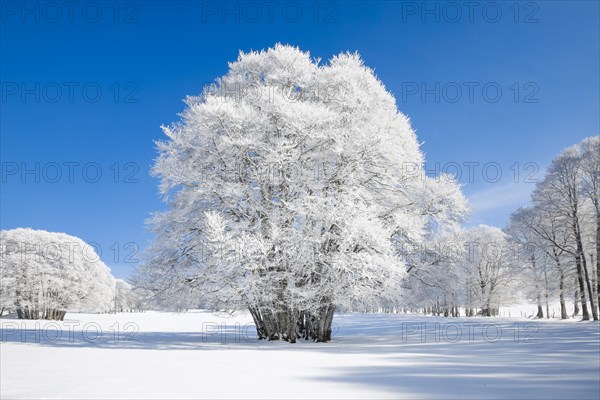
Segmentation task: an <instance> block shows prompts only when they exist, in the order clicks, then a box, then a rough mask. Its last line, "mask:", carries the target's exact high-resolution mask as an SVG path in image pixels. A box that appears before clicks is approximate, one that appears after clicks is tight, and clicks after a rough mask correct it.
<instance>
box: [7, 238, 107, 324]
mask: <svg viewBox="0 0 600 400" xmlns="http://www.w3.org/2000/svg"><path fill="white" fill-rule="evenodd" d="M0 260H1V263H0V264H1V266H0V276H1V277H2V279H1V282H2V287H1V288H0V289H1V290H2V301H3V303H2V307H7V308H10V309H14V310H16V312H17V315H18V317H19V318H27V319H38V318H46V319H60V320H62V319H63V318H64V316H65V313H66V311H67V310H68V309H80V310H87V311H109V310H110V309H111V307H112V303H113V298H114V294H115V280H114V278H113V277H112V275H111V273H110V269H109V268H108V267H107V266H106V265H104V263H103V262H102V261H101V260H100V258H99V257H98V255H97V254H96V252H95V251H94V249H93V247H92V246H90V245H88V244H87V243H85V242H84V241H82V240H81V239H79V238H76V237H74V236H69V235H67V234H64V233H55V232H46V231H43V230H33V229H29V228H18V229H12V230H6V231H1V232H0Z"/></svg>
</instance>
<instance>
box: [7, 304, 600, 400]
mask: <svg viewBox="0 0 600 400" xmlns="http://www.w3.org/2000/svg"><path fill="white" fill-rule="evenodd" d="M252 325H253V322H252V317H251V316H250V315H249V314H248V313H236V314H235V315H215V314H213V313H210V312H206V311H190V312H187V313H159V312H151V311H148V312H146V313H134V314H130V313H120V314H116V315H115V314H103V315H96V314H76V313H73V314H71V315H70V318H66V319H65V320H64V321H61V322H49V321H31V320H29V321H25V322H23V321H22V320H6V319H3V320H2V335H3V336H2V344H1V351H2V358H1V365H0V367H1V370H2V394H3V397H5V396H6V397H5V398H39V397H44V398H148V397H152V398H242V397H243V398H281V397H286V398H315V397H317V398H406V399H449V398H452V399H481V398H492V399H494V398H495V399H506V398H518V399H521V398H544V399H596V398H598V396H599V395H600V383H599V382H598V374H599V373H600V359H599V357H598V352H599V351H600V348H599V340H600V338H599V335H600V331H599V325H598V324H597V323H583V325H582V323H580V322H574V321H569V322H563V321H558V320H549V321H547V320H532V319H526V318H452V319H448V318H443V317H427V316H422V315H404V314H354V313H353V314H341V315H338V316H336V322H335V325H334V333H333V335H332V340H331V341H330V342H328V343H315V342H313V341H299V342H298V343H297V344H296V345H295V346H290V345H289V344H288V343H285V342H269V341H259V340H258V339H257V338H256V334H255V330H254V326H252ZM40 360H54V361H52V362H41V361H40ZM99 379H100V380H101V382H99ZM265 379H267V381H265Z"/></svg>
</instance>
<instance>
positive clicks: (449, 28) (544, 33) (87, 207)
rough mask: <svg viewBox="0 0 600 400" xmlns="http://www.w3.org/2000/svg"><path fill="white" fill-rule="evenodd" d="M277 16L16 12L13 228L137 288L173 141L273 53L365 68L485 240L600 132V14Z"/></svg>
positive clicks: (206, 8)
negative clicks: (459, 188) (208, 91)
mask: <svg viewBox="0 0 600 400" xmlns="http://www.w3.org/2000/svg"><path fill="white" fill-rule="evenodd" d="M276 3H277V4H276V5H275V6H270V5H269V4H270V3H269V2H260V1H259V2H250V3H247V2H230V3H228V4H227V7H228V9H227V10H225V11H226V12H225V13H224V14H223V11H224V10H222V4H223V3H222V2H220V1H218V2H200V1H198V2H194V1H172V2H167V1H148V2H120V3H116V4H117V7H115V3H114V2H113V1H108V2H99V1H97V2H93V3H86V2H79V3H78V4H77V5H75V6H70V5H69V4H70V3H69V2H51V3H45V2H29V3H22V2H10V1H3V2H2V3H1V4H2V10H1V12H2V14H1V17H2V22H1V30H0V34H1V38H0V45H1V57H0V59H1V60H0V67H1V71H0V74H1V80H2V100H1V104H0V105H1V107H2V110H1V112H2V114H1V122H0V124H1V125H0V128H1V151H0V155H1V161H2V183H1V184H2V189H1V193H0V201H1V215H0V216H1V221H0V225H1V227H2V229H10V228H15V227H32V228H37V229H46V230H49V231H61V232H66V233H69V234H72V235H75V236H79V237H81V238H82V239H84V240H85V241H88V242H95V243H98V244H99V246H100V248H101V249H102V258H103V260H104V261H105V262H106V263H107V264H108V265H109V266H110V267H111V268H112V269H113V273H114V274H115V275H116V276H118V277H127V276H129V275H130V274H131V272H132V271H133V268H134V267H135V265H136V263H135V262H131V261H132V260H128V259H127V256H128V255H129V254H130V253H132V252H135V246H132V245H128V243H130V242H132V243H135V244H136V245H137V247H139V248H140V250H141V249H143V248H144V247H145V246H146V244H147V242H148V240H149V239H150V234H149V233H148V231H147V230H146V228H145V223H144V221H145V219H146V218H147V217H148V216H149V213H150V212H152V211H156V210H161V209H163V208H164V204H163V203H162V202H161V199H160V197H159V195H158V191H157V183H158V182H157V180H156V179H154V178H152V177H150V176H149V169H150V166H151V165H152V163H153V159H154V157H155V156H156V153H155V150H154V145H153V141H154V140H156V139H160V138H161V137H162V132H161V130H160V128H159V127H160V125H161V124H168V123H171V122H173V121H175V120H176V119H177V113H178V112H180V111H181V110H182V109H183V103H182V102H181V99H182V98H184V97H185V96H186V95H194V94H198V93H199V92H200V91H201V88H202V86H203V84H205V83H207V82H211V81H212V80H214V79H215V78H216V77H218V76H221V75H223V74H224V73H225V72H226V71H227V62H228V61H233V60H235V59H236V57H237V53H238V50H240V49H241V50H251V49H262V48H266V47H270V46H272V45H274V44H275V43H276V42H281V43H289V44H293V45H296V46H299V47H300V48H301V49H303V50H307V51H310V52H311V54H313V55H314V56H317V57H321V58H322V59H328V58H329V57H330V56H331V55H333V54H337V53H339V52H341V51H346V50H350V51H355V50H356V51H358V52H360V54H361V55H362V56H363V58H364V60H365V62H366V63H367V64H368V65H369V66H371V67H372V68H374V69H375V71H376V73H377V74H378V76H379V77H380V79H381V80H382V81H383V82H384V83H385V85H386V86H387V88H388V89H389V90H390V91H391V92H393V93H394V94H395V95H396V98H397V101H398V107H399V109H400V110H401V111H402V112H404V113H406V114H407V115H409V116H410V118H411V120H412V124H413V127H414V128H415V129H416V131H417V133H418V136H419V139H420V140H421V141H422V142H423V143H424V144H423V150H424V151H425V152H426V157H427V165H428V168H429V169H431V170H432V173H435V172H436V170H439V169H442V168H445V169H446V170H448V171H450V172H452V168H453V165H454V166H455V165H457V164H458V165H459V166H460V169H461V172H462V174H461V175H462V176H461V181H462V182H464V183H465V186H464V190H465V193H466V194H467V195H468V196H469V198H470V199H471V201H472V203H473V207H474V212H473V215H472V218H471V220H470V222H469V223H470V224H479V223H487V224H491V225H498V226H503V225H504V224H505V223H506V221H507V218H508V215H509V213H510V211H511V210H513V209H514V208H516V207H517V206H519V205H522V204H525V203H526V202H527V200H528V196H529V192H530V191H531V189H532V187H533V184H532V183H528V182H526V181H525V178H526V177H527V175H528V174H530V173H533V174H534V175H533V178H540V177H541V176H542V175H543V169H544V168H545V166H546V165H547V164H548V162H549V161H550V160H551V158H552V157H553V156H554V155H555V154H557V153H558V152H559V151H560V150H561V149H562V148H564V147H565V146H568V145H570V144H573V143H575V142H578V141H579V140H581V139H582V138H583V137H585V136H589V135H595V134H598V133H599V132H600V126H599V125H600V122H599V118H600V117H599V113H600V111H599V110H600V103H599V87H600V82H599V75H600V65H599V61H600V51H599V48H600V45H599V37H600V33H599V16H600V10H599V3H598V2H596V1H581V2H577V1H569V2H559V1H538V2H519V3H516V2H512V1H510V2H504V1H498V2H491V3H490V2H485V1H480V2H478V3H477V4H475V3H471V4H470V5H469V4H467V5H465V2H462V1H459V2H454V3H445V2H427V3H423V2H394V1H385V2H360V1H352V2H344V1H339V2H320V3H318V4H317V3H316V2H313V1H308V2H286V1H279V2H276ZM436 85H438V86H436ZM517 88H518V89H517ZM423 89H425V92H424V91H423ZM498 89H500V90H501V91H502V93H501V95H498V94H497V90H498ZM459 90H460V91H459ZM459 95H460V97H459ZM436 96H438V98H437V99H436ZM436 163H438V165H439V167H436ZM452 163H456V164H452ZM469 163H479V165H476V164H471V165H472V166H473V167H472V172H474V174H473V176H472V182H469ZM489 163H496V164H489ZM515 163H518V169H519V170H520V174H519V177H518V181H519V183H514V182H513V181H514V179H513V178H514V174H515V169H516V168H515ZM526 163H533V164H526ZM486 164H488V169H487V173H488V177H489V178H490V179H488V180H487V181H486V179H484V176H483V168H482V167H483V166H484V165H486ZM535 166H538V167H539V171H538V172H537V173H535V169H534V168H535ZM498 167H499V168H500V169H501V171H502V178H501V179H500V180H499V181H498V182H489V181H490V180H491V181H494V180H495V179H494V178H495V174H496V170H497V169H498ZM24 169H27V170H31V171H32V172H30V173H26V174H25V175H23V172H24V171H23V170H24ZM98 171H100V172H101V174H102V175H101V176H99V177H97V176H96V175H97V172H98ZM117 171H118V174H117ZM454 171H456V168H454ZM57 174H60V176H59V175H57ZM37 181H39V182H37ZM115 181H116V182H115ZM115 243H116V244H117V245H116V246H115V245H114V244H115ZM116 248H120V252H119V253H118V254H117V252H116ZM140 255H141V254H139V253H138V254H137V255H134V257H133V258H134V259H135V258H140ZM128 261H130V262H128ZM133 261H135V260H133Z"/></svg>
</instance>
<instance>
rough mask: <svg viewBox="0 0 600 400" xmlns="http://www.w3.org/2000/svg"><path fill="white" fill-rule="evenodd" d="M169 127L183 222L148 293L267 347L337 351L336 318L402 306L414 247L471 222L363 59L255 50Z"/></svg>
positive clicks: (167, 175)
mask: <svg viewBox="0 0 600 400" xmlns="http://www.w3.org/2000/svg"><path fill="white" fill-rule="evenodd" d="M186 104H187V108H186V109H185V111H184V112H183V114H182V115H181V117H182V119H181V121H180V122H178V123H175V124H173V125H171V126H167V127H163V130H164V132H165V134H166V136H167V138H168V140H166V141H163V142H159V143H158V151H159V157H158V159H157V160H156V164H155V166H154V173H155V174H156V175H157V176H158V177H160V179H161V185H160V188H161V191H162V193H163V194H164V195H165V198H166V199H167V201H168V204H169V210H168V211H166V212H164V213H160V214H156V215H155V216H154V217H153V219H152V221H151V225H152V229H153V231H154V232H155V235H156V238H155V241H154V244H153V245H152V246H151V248H150V250H149V255H148V259H147V262H146V263H145V265H144V266H143V267H142V268H141V270H140V273H139V275H138V276H137V278H136V281H135V284H136V285H137V286H139V287H143V288H146V289H149V290H153V291H154V293H156V295H157V296H158V297H160V298H162V300H163V301H164V302H165V303H166V304H175V303H177V302H178V300H177V299H178V298H179V295H180V294H183V295H184V296H189V295H190V294H195V296H197V299H198V300H197V301H200V300H202V301H204V302H210V303H212V304H213V305H214V306H216V307H222V308H242V307H243V308H247V309H248V310H250V312H251V314H252V316H253V318H254V321H255V323H256V328H257V333H258V336H259V337H260V338H268V339H271V340H274V339H284V340H288V341H291V342H294V341H295V340H296V338H297V337H303V338H311V339H314V340H317V341H327V340H329V339H330V337H331V323H332V319H333V314H334V310H335V308H336V307H340V306H341V307H345V308H352V307H354V306H356V305H364V304H368V303H373V304H375V303H377V302H378V301H380V300H381V299H382V298H390V297H395V296H398V291H399V288H400V284H401V282H402V279H403V278H404V277H405V275H406V273H407V269H408V268H409V265H408V262H407V260H409V259H410V254H407V253H406V249H407V248H413V247H414V248H417V247H418V246H412V247H411V246H410V245H411V244H418V243H422V242H423V241H425V240H429V239H431V238H432V237H434V236H435V235H436V234H439V233H440V232H442V231H443V230H444V227H446V226H449V225H452V224H455V223H457V222H458V221H460V219H461V218H462V217H463V215H464V214H465V212H466V203H465V200H464V198H463V196H462V193H461V191H460V188H459V186H458V185H457V184H456V183H455V181H454V180H453V178H451V177H448V176H442V177H438V178H437V179H432V178H429V177H426V176H425V175H424V174H423V173H422V168H421V167H422V165H423V154H422V152H421V150H420V148H419V143H418V141H417V138H416V135H415V133H414V131H413V130H412V129H411V126H410V124H409V120H408V118H407V117H406V116H405V115H403V114H402V113H400V112H399V111H398V110H397V107H396V102H395V99H394V97H393V96H392V95H391V94H390V93H389V92H387V91H386V89H385V87H384V86H383V84H382V83H381V82H380V81H379V80H378V79H377V77H376V76H375V75H374V73H373V71H372V70H371V69H369V68H368V67H366V66H365V65H364V64H363V61H362V60H361V58H360V57H359V55H358V54H350V53H344V54H340V55H338V56H335V57H333V58H332V59H331V60H330V61H329V62H328V63H326V64H321V63H320V62H319V60H315V59H312V58H311V57H310V55H309V54H308V53H305V52H302V51H300V50H299V49H297V48H295V47H291V46H284V45H276V46H275V47H274V48H271V49H268V50H266V51H258V52H254V51H253V52H249V53H242V52H240V55H239V58H238V60H237V61H236V62H233V63H230V64H229V72H228V73H227V74H226V75H225V76H223V77H222V78H220V79H218V80H217V81H216V83H215V84H214V85H211V86H209V87H207V88H205V90H204V91H203V93H202V94H201V95H200V96H198V97H188V98H187V99H186Z"/></svg>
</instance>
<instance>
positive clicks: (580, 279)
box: [575, 254, 590, 321]
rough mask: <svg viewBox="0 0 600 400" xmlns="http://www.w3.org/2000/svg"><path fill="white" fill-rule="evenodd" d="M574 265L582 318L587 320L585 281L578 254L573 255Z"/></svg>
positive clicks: (588, 317) (588, 315)
mask: <svg viewBox="0 0 600 400" xmlns="http://www.w3.org/2000/svg"><path fill="white" fill-rule="evenodd" d="M575 265H576V266H577V281H578V283H579V290H578V292H579V299H580V301H581V310H582V313H583V314H582V318H583V320H584V321H589V319H590V313H589V311H588V307H587V300H586V298H585V282H584V281H583V269H582V267H581V258H580V257H579V254H577V255H575Z"/></svg>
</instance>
